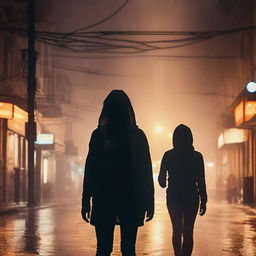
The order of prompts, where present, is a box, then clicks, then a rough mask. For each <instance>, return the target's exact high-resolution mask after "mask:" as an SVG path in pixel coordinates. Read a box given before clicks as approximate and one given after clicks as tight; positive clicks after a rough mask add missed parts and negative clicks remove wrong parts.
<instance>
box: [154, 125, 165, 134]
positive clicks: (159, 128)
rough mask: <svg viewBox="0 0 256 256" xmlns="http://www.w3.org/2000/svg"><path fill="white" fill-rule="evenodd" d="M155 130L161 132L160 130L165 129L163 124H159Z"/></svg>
mask: <svg viewBox="0 0 256 256" xmlns="http://www.w3.org/2000/svg"><path fill="white" fill-rule="evenodd" d="M155 131H156V132H159V133H160V132H162V131H163V128H162V127H161V126H157V127H156V128H155Z"/></svg>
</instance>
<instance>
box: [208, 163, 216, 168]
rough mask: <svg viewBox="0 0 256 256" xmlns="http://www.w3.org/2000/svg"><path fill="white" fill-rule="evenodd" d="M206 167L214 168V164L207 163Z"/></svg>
mask: <svg viewBox="0 0 256 256" xmlns="http://www.w3.org/2000/svg"><path fill="white" fill-rule="evenodd" d="M206 165H207V167H209V168H212V167H214V162H207V164H206Z"/></svg>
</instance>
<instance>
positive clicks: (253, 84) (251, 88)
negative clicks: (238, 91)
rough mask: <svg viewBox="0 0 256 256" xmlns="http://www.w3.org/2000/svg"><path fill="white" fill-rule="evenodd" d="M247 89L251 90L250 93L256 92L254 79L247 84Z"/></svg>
mask: <svg viewBox="0 0 256 256" xmlns="http://www.w3.org/2000/svg"><path fill="white" fill-rule="evenodd" d="M246 89H247V91H248V92H250V93H254V92H256V83H255V82H253V81H251V82H249V83H248V84H247V85H246Z"/></svg>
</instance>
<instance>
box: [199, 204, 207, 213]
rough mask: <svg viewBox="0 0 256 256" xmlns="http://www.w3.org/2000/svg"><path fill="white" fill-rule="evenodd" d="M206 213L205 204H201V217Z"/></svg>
mask: <svg viewBox="0 0 256 256" xmlns="http://www.w3.org/2000/svg"><path fill="white" fill-rule="evenodd" d="M205 212H206V204H205V203H201V204H200V209H199V215H200V216H203V215H204V214H205Z"/></svg>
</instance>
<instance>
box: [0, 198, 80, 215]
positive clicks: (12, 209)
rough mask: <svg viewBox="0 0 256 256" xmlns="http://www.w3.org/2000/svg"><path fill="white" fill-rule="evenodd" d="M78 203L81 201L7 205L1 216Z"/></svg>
mask: <svg viewBox="0 0 256 256" xmlns="http://www.w3.org/2000/svg"><path fill="white" fill-rule="evenodd" d="M77 203H80V201H71V202H58V203H57V202H56V203H48V204H42V205H37V206H33V207H28V206H12V207H6V208H4V209H0V216H1V215H5V214H12V213H17V212H23V211H29V210H40V209H45V208H54V207H57V206H60V205H65V204H77Z"/></svg>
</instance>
